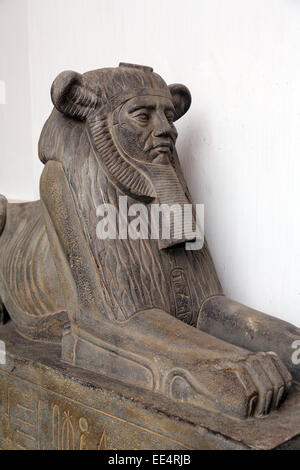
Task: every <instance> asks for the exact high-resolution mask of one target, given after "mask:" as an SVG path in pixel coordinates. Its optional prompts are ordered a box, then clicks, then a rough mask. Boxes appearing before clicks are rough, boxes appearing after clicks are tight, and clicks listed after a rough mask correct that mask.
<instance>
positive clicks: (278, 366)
mask: <svg viewBox="0 0 300 470" xmlns="http://www.w3.org/2000/svg"><path fill="white" fill-rule="evenodd" d="M232 370H234V371H235V372H236V374H237V376H238V377H239V379H240V381H241V383H242V384H243V385H244V387H245V390H246V391H247V394H248V407H247V408H248V416H263V415H266V414H268V413H270V412H271V411H273V410H275V409H277V408H278V407H279V406H280V404H281V403H282V401H283V400H284V399H285V397H286V395H287V393H288V391H289V389H290V387H291V385H292V376H291V374H290V373H289V371H288V370H287V368H286V367H285V365H284V364H283V363H282V361H281V360H280V359H279V357H278V356H277V354H275V353H274V352H267V353H266V352H260V353H257V354H252V355H250V356H248V357H247V358H246V359H245V360H244V361H240V362H239V363H238V365H234V367H232Z"/></svg>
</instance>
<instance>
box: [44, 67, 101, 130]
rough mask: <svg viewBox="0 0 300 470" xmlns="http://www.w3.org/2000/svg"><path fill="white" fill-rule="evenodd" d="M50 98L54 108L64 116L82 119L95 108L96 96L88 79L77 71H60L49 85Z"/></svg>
mask: <svg viewBox="0 0 300 470" xmlns="http://www.w3.org/2000/svg"><path fill="white" fill-rule="evenodd" d="M51 99H52V102H53V104H54V106H55V108H56V109H57V110H58V111H60V112H61V113H63V114H64V115H65V116H68V117H71V118H75V119H80V120H82V121H83V120H84V119H86V117H87V115H88V113H89V112H90V111H91V110H92V109H95V108H96V106H97V104H98V97H97V94H96V93H95V91H93V89H92V87H91V85H90V84H89V82H88V80H87V79H86V78H85V77H84V76H83V75H81V74H80V73H77V72H72V71H71V70H66V71H65V72H61V73H60V74H59V75H58V76H57V77H56V79H55V80H54V82H53V84H52V87H51Z"/></svg>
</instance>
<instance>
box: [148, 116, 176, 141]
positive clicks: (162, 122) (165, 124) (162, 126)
mask: <svg viewBox="0 0 300 470" xmlns="http://www.w3.org/2000/svg"><path fill="white" fill-rule="evenodd" d="M171 131H172V128H171V126H170V123H169V121H168V120H167V118H166V117H158V118H157V120H156V123H155V127H154V129H153V137H169V136H170V135H171Z"/></svg>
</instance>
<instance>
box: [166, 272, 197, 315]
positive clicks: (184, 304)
mask: <svg viewBox="0 0 300 470" xmlns="http://www.w3.org/2000/svg"><path fill="white" fill-rule="evenodd" d="M171 283H172V288H173V295H174V302H175V309H176V312H175V314H176V317H177V318H179V319H180V320H182V321H184V322H185V323H189V324H190V323H191V321H192V315H193V308H192V300H191V294H190V290H189V286H188V283H187V279H186V274H185V272H184V270H183V269H182V268H179V267H176V268H174V269H173V270H172V272H171Z"/></svg>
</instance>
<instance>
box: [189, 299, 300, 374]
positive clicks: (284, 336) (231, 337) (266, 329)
mask: <svg viewBox="0 0 300 470" xmlns="http://www.w3.org/2000/svg"><path fill="white" fill-rule="evenodd" d="M197 327H198V328H199V329H200V330H201V331H205V332H206V333H209V334H211V335H213V336H216V337H217V338H221V339H223V340H225V341H228V342H230V343H232V344H235V345H237V346H240V347H243V348H246V349H248V350H250V351H274V352H276V353H277V354H278V355H279V357H280V358H281V359H282V361H283V362H284V363H285V365H286V366H287V368H288V369H289V370H290V372H291V373H292V375H293V377H294V379H295V380H297V381H300V365H299V364H295V361H294V360H293V354H294V349H293V348H294V347H295V344H296V343H295V342H297V341H300V328H296V327H295V326H294V325H292V324H291V323H288V322H285V321H283V320H280V319H278V318H275V317H272V316H271V315H267V314H265V313H262V312H259V311H258V310H254V309H252V308H249V307H247V306H245V305H243V304H240V303H238V302H236V301H234V300H232V299H229V298H228V297H225V296H215V297H211V298H209V299H207V300H206V301H205V302H204V303H203V304H202V307H201V309H200V312H199V317H198V322H197Z"/></svg>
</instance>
